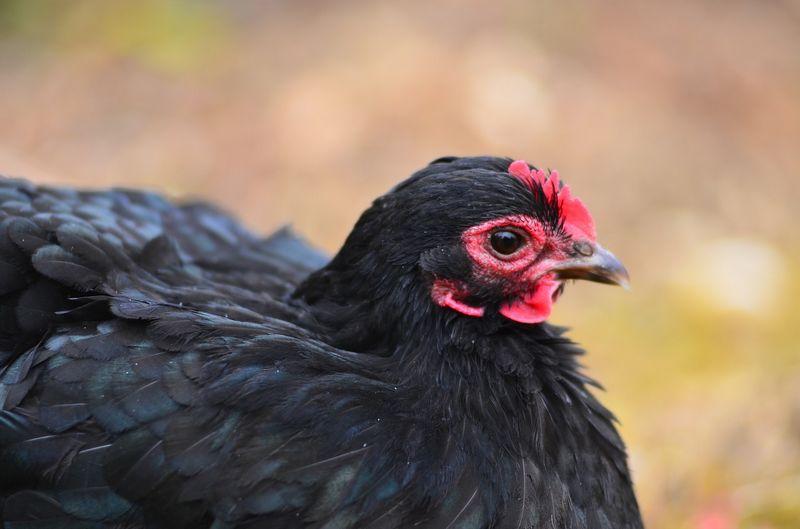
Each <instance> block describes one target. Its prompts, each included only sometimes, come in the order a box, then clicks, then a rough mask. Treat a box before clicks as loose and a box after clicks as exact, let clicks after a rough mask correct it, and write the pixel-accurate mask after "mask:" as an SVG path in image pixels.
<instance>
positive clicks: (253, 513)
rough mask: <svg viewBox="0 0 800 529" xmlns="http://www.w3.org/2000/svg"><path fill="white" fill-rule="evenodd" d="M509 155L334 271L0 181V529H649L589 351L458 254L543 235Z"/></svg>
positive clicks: (120, 209) (295, 254) (420, 198)
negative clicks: (518, 230)
mask: <svg viewBox="0 0 800 529" xmlns="http://www.w3.org/2000/svg"><path fill="white" fill-rule="evenodd" d="M509 162H510V160H506V159H502V158H460V159H456V158H446V159H441V160H438V161H436V162H434V163H432V164H431V165H430V166H428V167H427V168H425V169H423V170H421V171H420V172H418V173H417V174H415V175H414V176H412V177H411V178H410V179H409V180H407V181H406V182H404V183H402V184H400V185H399V186H398V187H396V188H395V189H394V190H392V191H391V192H390V193H388V194H387V195H385V196H384V197H382V198H380V199H378V200H377V201H376V202H375V204H374V205H373V206H372V207H371V208H370V209H369V210H367V211H366V212H365V213H364V215H363V216H362V218H361V219H360V220H359V222H358V224H357V225H356V227H355V228H354V230H353V232H352V233H351V235H350V237H349V238H348V240H347V241H346V243H345V245H344V246H343V248H342V250H341V251H340V252H339V253H338V254H337V255H336V256H335V257H334V258H333V259H332V260H331V261H330V262H328V260H327V259H326V258H325V257H324V256H322V255H321V254H320V253H318V252H317V251H315V250H313V249H312V248H310V247H309V246H307V245H306V244H305V243H304V242H302V241H301V240H300V239H298V238H297V237H295V236H294V235H293V234H291V233H290V232H289V231H287V230H282V231H280V232H278V233H276V234H274V235H272V236H271V237H268V238H266V239H261V238H258V237H256V236H254V235H252V234H250V233H249V232H247V231H246V230H244V229H243V228H241V227H239V225H238V224H237V223H236V222H235V221H233V220H231V219H230V218H229V217H228V216H226V215H224V214H222V213H220V212H218V211H216V210H214V209H213V208H210V207H208V206H204V205H190V206H176V205H173V204H171V203H169V202H167V201H165V200H163V199H161V198H159V197H157V196H154V195H151V194H146V193H139V192H131V191H109V192H78V191H73V190H63V189H53V188H45V187H37V186H34V185H31V184H29V183H26V182H23V181H15V180H1V181H0V221H1V222H0V519H2V527H5V528H8V529H34V528H37V529H38V528H41V529H49V528H53V529H55V528H84V527H85V528H107V527H108V528H110V527H115V528H162V527H164V528H171V529H178V528H184V527H185V528H202V527H207V528H215V529H222V528H231V529H233V528H277V529H280V528H287V529H294V528H298V529H299V528H310V527H314V528H323V527H324V528H329V529H346V528H359V529H363V528H375V529H384V528H385V529H393V528H398V529H400V528H411V527H414V528H422V529H484V528H495V529H508V528H514V529H517V528H532V529H538V528H550V529H562V528H564V529H566V528H570V529H573V528H574V529H612V528H613V529H627V528H631V529H634V528H640V527H641V520H640V517H639V512H638V507H637V505H636V499H635V496H634V493H633V488H632V485H631V479H630V475H629V472H628V468H627V463H626V456H625V449H624V446H623V444H622V441H621V440H620V438H619V436H618V434H617V432H616V430H615V428H614V425H613V417H612V415H611V414H610V413H609V412H608V411H607V410H606V409H605V408H604V407H603V406H602V405H601V404H600V403H599V402H598V401H597V400H596V399H595V397H594V396H593V395H592V393H591V392H590V391H589V389H588V387H589V386H591V385H592V384H593V382H592V381H591V380H590V379H589V378H587V377H586V376H585V375H583V374H582V373H581V372H580V370H579V366H578V364H577V360H576V358H577V357H578V355H580V354H582V351H581V350H580V349H579V348H577V347H576V346H575V345H574V344H572V343H571V342H570V341H569V340H568V339H567V338H565V337H564V335H563V330H562V329H560V328H557V327H554V326H551V325H549V324H547V323H544V322H539V323H534V324H525V323H520V322H518V321H514V320H513V319H509V317H504V316H503V313H504V309H503V307H506V306H509V305H508V304H509V301H508V299H509V296H512V297H513V296H522V297H521V298H520V299H527V298H525V297H524V296H523V295H522V294H521V293H519V292H516V291H515V288H516V287H514V285H513V284H512V281H511V280H510V279H508V277H506V276H504V278H502V279H497V278H487V274H483V273H480V271H479V270H476V265H475V263H474V262H473V261H472V260H471V258H470V255H469V251H468V248H466V249H465V247H464V244H463V241H464V238H463V233H464V232H465V230H467V229H469V228H470V227H472V226H475V225H480V224H481V223H483V222H487V221H492V219H496V218H506V217H508V216H509V215H511V216H513V215H517V216H518V215H522V214H525V215H530V216H531V218H534V219H536V218H541V219H549V220H547V222H550V223H551V224H552V225H553V226H554V227H553V230H554V233H555V231H557V229H558V227H557V226H556V224H557V223H558V215H557V213H558V212H557V211H556V214H555V215H556V217H555V219H552V218H550V217H553V215H554V213H553V211H549V210H548V209H547V208H548V207H556V208H558V204H556V205H555V206H553V203H552V201H551V202H550V203H549V205H548V203H547V200H546V197H544V195H543V194H542V193H541V192H539V195H541V196H539V195H537V194H536V192H535V189H534V194H533V196H530V191H529V190H527V189H526V188H525V186H523V185H521V184H520V182H519V181H518V180H516V179H514V178H513V177H511V176H510V175H509V173H508V166H509ZM537 197H538V198H537ZM542 197H544V198H542ZM542 222H543V223H544V222H545V221H544V220H542ZM553 223H555V224H553ZM562 224H563V222H562ZM559 237H561V238H560V239H559V240H562V239H563V241H564V242H565V243H566V242H570V241H571V239H572V238H574V236H570V235H569V234H561V235H559ZM570 244H571V242H570ZM542 251H544V250H542ZM441 280H446V281H448V283H447V284H457V285H459V287H458V288H459V289H463V290H464V292H465V293H464V297H463V299H462V300H459V301H458V304H457V305H454V306H456V308H457V309H458V307H461V306H472V305H475V306H480V307H481V313H480V316H479V317H478V314H477V312H475V313H473V314H472V315H467V314H464V313H462V312H460V311H459V310H452V309H451V308H450V307H449V306H447V303H448V301H447V300H450V301H453V298H452V295H450V294H447V296H446V297H445V298H437V297H436V295H435V292H438V291H437V289H436V288H434V287H432V285H438V284H441V283H437V282H436V281H441ZM536 281H541V280H540V279H536ZM520 288H521V287H520ZM432 292H433V293H434V294H432ZM529 297H530V296H529ZM555 297H556V294H554V295H553V299H555ZM437 299H438V300H439V301H437ZM441 299H445V301H441ZM515 299H516V298H515ZM451 304H452V303H451ZM467 312H468V311H467ZM505 313H507V314H512V315H518V314H519V311H517V312H513V311H505Z"/></svg>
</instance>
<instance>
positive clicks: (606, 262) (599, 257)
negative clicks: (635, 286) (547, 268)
mask: <svg viewBox="0 0 800 529" xmlns="http://www.w3.org/2000/svg"><path fill="white" fill-rule="evenodd" d="M576 250H577V252H578V256H577V257H574V258H570V259H567V260H565V261H562V262H560V263H558V264H557V265H555V266H554V267H553V268H552V269H551V271H552V272H554V273H555V274H556V278H558V279H561V280H564V279H585V280H587V281H594V282H597V283H605V284H607V285H619V286H621V287H622V288H624V289H625V290H628V289H629V288H630V282H629V276H628V271H627V270H626V269H625V267H624V266H623V265H622V263H621V262H620V261H619V259H617V258H616V257H615V256H614V254H613V253H611V252H609V251H608V250H606V249H605V248H603V247H602V246H600V245H599V244H596V243H586V242H582V243H578V245H576Z"/></svg>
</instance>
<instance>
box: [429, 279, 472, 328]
mask: <svg viewBox="0 0 800 529" xmlns="http://www.w3.org/2000/svg"><path fill="white" fill-rule="evenodd" d="M465 296H466V291H465V290H464V287H463V286H462V285H460V284H459V283H458V282H456V281H452V280H450V279H436V280H434V282H433V286H432V287H431V298H432V299H433V301H434V303H436V304H437V305H439V306H440V307H447V308H450V309H453V310H455V311H456V312H460V313H461V314H464V315H465V316H472V317H473V318H480V317H481V316H483V313H484V308H483V307H473V306H472V305H468V304H466V303H464V302H463V301H459V298H462V297H465Z"/></svg>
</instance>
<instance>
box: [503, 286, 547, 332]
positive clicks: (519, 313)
mask: <svg viewBox="0 0 800 529" xmlns="http://www.w3.org/2000/svg"><path fill="white" fill-rule="evenodd" d="M559 284H560V283H559V281H558V280H556V279H553V278H551V277H543V278H541V279H539V280H538V281H537V282H536V286H535V287H534V289H533V290H532V291H530V292H528V293H526V294H525V295H524V296H522V297H520V298H518V299H516V300H514V301H512V302H511V303H508V304H506V305H503V306H502V307H500V314H502V315H503V316H505V317H506V318H508V319H509V320H514V321H516V322H519V323H540V322H543V321H545V320H546V319H547V318H549V317H550V312H552V310H553V294H555V291H556V290H557V289H558V287H559Z"/></svg>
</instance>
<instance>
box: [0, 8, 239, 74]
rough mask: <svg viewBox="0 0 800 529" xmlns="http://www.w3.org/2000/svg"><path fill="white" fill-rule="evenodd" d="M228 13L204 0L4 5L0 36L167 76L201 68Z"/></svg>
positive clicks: (219, 40) (213, 49)
mask: <svg viewBox="0 0 800 529" xmlns="http://www.w3.org/2000/svg"><path fill="white" fill-rule="evenodd" d="M224 17H225V14H224V12H223V11H220V10H218V9H217V8H216V4H215V3H213V2H208V1H203V0H140V1H137V2H119V1H116V0H90V1H81V2H72V1H69V0H36V1H29V0H4V1H3V2H0V31H2V32H3V33H5V34H6V35H7V36H8V35H17V36H21V37H24V38H26V40H27V41H28V42H33V43H36V44H37V45H39V46H47V47H58V48H64V47H66V48H70V47H83V48H95V47H99V48H100V49H103V50H106V51H108V52H111V53H115V54H118V55H120V56H123V57H130V58H133V59H136V60H139V61H142V62H143V63H144V64H145V65H148V66H152V67H156V68H159V69H163V70H166V71H186V70H195V69H198V68H201V67H202V66H203V65H204V64H206V62H207V61H208V60H209V58H210V57H209V56H210V55H212V54H213V53H215V52H216V51H217V50H218V49H219V47H220V46H221V45H222V44H223V42H224V38H225V32H226V28H227V25H226V23H225V20H224Z"/></svg>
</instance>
